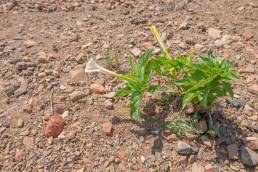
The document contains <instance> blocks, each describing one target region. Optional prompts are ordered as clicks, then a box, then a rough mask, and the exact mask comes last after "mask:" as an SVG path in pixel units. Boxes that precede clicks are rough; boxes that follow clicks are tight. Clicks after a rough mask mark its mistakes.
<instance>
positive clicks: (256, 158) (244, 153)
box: [240, 146, 258, 167]
mask: <svg viewBox="0 0 258 172" xmlns="http://www.w3.org/2000/svg"><path fill="white" fill-rule="evenodd" d="M240 158H241V161H242V162H243V164H245V165H248V166H251V167H253V166H256V165H257V164H258V154H257V153H256V152H254V151H252V150H251V149H249V148H247V147H244V146H241V147H240Z"/></svg>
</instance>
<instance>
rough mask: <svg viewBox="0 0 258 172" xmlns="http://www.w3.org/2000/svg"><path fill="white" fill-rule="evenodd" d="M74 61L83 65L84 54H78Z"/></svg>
mask: <svg viewBox="0 0 258 172" xmlns="http://www.w3.org/2000/svg"><path fill="white" fill-rule="evenodd" d="M75 60H76V61H77V63H78V64H83V63H84V62H85V55H84V53H80V54H79V55H78V56H77V57H76V58H75Z"/></svg>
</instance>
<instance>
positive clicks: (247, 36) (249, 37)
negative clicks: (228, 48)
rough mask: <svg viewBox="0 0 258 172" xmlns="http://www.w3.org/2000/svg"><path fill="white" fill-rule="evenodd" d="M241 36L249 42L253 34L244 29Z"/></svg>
mask: <svg viewBox="0 0 258 172" xmlns="http://www.w3.org/2000/svg"><path fill="white" fill-rule="evenodd" d="M242 36H243V37H244V39H245V40H247V41H248V40H249V39H252V38H253V37H254V35H253V32H251V31H250V30H248V29H245V30H244V32H243V34H242Z"/></svg>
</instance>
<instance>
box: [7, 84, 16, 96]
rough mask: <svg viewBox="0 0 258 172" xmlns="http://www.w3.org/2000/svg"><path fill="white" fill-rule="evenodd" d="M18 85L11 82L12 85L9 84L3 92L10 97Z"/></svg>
mask: <svg viewBox="0 0 258 172" xmlns="http://www.w3.org/2000/svg"><path fill="white" fill-rule="evenodd" d="M19 87H20V85H18V84H13V85H10V86H9V87H7V88H6V89H5V94H6V95H7V96H8V97H10V96H12V95H14V92H15V91H16V90H17V89H18V88H19Z"/></svg>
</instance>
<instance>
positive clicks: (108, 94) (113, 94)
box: [104, 92, 116, 99]
mask: <svg viewBox="0 0 258 172" xmlns="http://www.w3.org/2000/svg"><path fill="white" fill-rule="evenodd" d="M115 95H116V92H110V93H107V94H105V95H104V97H105V98H107V99H112V98H114V97H115Z"/></svg>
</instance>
